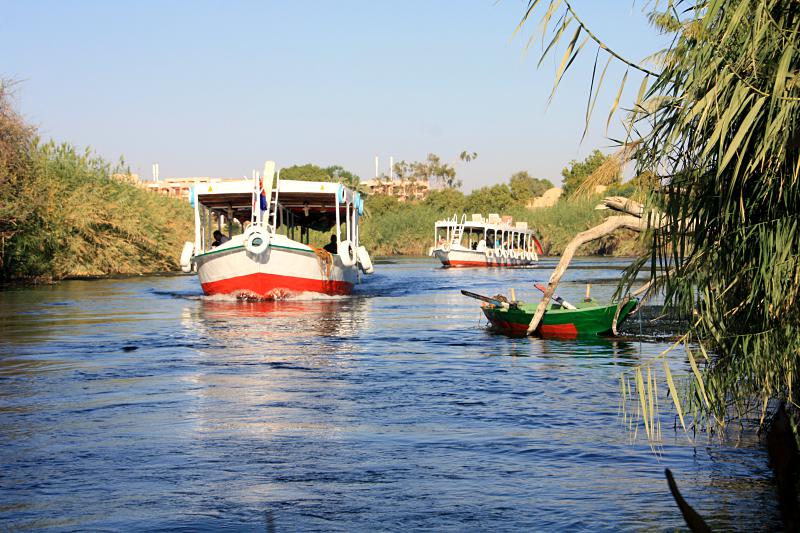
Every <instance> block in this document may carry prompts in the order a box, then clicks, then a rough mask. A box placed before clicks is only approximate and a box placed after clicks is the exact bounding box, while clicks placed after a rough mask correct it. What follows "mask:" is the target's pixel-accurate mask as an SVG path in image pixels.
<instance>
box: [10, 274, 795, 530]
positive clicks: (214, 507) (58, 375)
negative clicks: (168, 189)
mask: <svg viewBox="0 0 800 533" xmlns="http://www.w3.org/2000/svg"><path fill="white" fill-rule="evenodd" d="M554 264H555V262H554V261H553V260H547V259H546V260H544V261H543V263H542V265H541V266H540V267H537V268H535V269H526V270H500V269H492V270H473V269H469V270H445V269H442V268H438V267H437V265H436V264H435V263H433V262H432V261H431V260H429V259H396V260H394V259H393V260H384V261H381V262H380V263H379V264H378V265H377V266H376V274H375V275H373V276H371V277H368V278H365V282H364V283H363V284H362V285H360V286H359V287H358V289H357V290H356V293H355V294H354V295H353V296H351V297H347V298H326V299H317V300H295V301H282V302H261V303H246V302H238V301H229V300H225V299H219V298H204V297H202V295H201V294H202V293H201V291H200V289H199V284H198V282H197V279H196V278H195V277H190V276H185V277H184V276H179V277H171V276H167V277H140V278H131V279H114V280H93V281H67V282H63V283H60V284H58V285H55V286H48V287H38V288H26V289H15V290H7V291H5V292H0V465H1V466H2V470H1V471H0V530H9V531H14V530H28V529H37V528H46V529H50V530H66V531H71V530H86V529H102V530H182V531H203V530H214V531H220V530H229V531H239V530H244V531H264V530H265V528H266V529H268V530H269V529H272V528H274V530H276V531H279V532H281V531H405V530H426V531H465V530H472V531H475V530H492V531H567V530H588V531H626V530H627V531H641V530H656V531H658V530H671V529H673V528H676V527H685V525H684V524H683V522H682V519H681V517H680V513H679V510H678V509H677V507H676V505H675V504H674V502H673V500H672V497H671V496H670V494H669V491H668V488H667V484H666V482H665V479H664V468H665V467H668V468H670V469H672V471H673V473H674V475H675V477H676V479H677V481H678V485H679V487H680V488H681V490H682V492H683V494H684V496H685V497H686V498H687V500H689V502H690V503H691V504H692V505H694V507H695V508H696V509H697V510H698V511H699V512H700V513H701V514H702V515H704V516H705V517H706V519H707V521H708V522H709V523H710V524H711V526H712V527H714V528H715V529H720V530H738V531H752V530H759V529H767V530H771V529H777V528H779V527H780V522H779V515H778V514H777V513H778V511H777V508H776V504H775V495H774V488H773V486H772V481H771V473H770V471H769V469H768V466H767V457H766V452H765V449H764V447H763V445H762V444H761V443H759V441H758V439H757V438H756V437H755V436H754V435H753V434H752V433H751V432H744V433H741V434H738V435H733V436H729V438H728V439H726V440H724V441H720V440H719V439H717V438H716V437H713V438H711V439H708V438H707V437H706V436H703V435H697V436H696V437H695V438H694V440H692V441H690V440H689V439H688V438H687V436H686V435H685V434H684V433H683V432H682V430H678V431H674V430H673V423H674V417H673V415H672V413H671V411H670V410H669V409H668V402H669V399H668V396H667V391H666V388H664V390H663V391H662V394H660V395H659V400H660V401H661V404H662V427H663V429H662V431H663V441H662V443H661V444H660V446H658V447H657V448H656V449H655V451H654V449H653V448H652V447H651V446H650V445H649V444H648V443H647V441H646V440H645V439H643V438H642V431H641V430H640V431H639V433H638V435H636V437H635V438H634V436H633V435H632V433H631V432H630V431H629V430H628V428H627V427H626V426H625V425H624V424H623V422H622V419H621V418H620V415H619V404H620V392H619V377H620V373H621V372H623V371H625V370H626V369H630V368H631V365H633V364H635V363H636V362H637V361H639V360H640V359H643V358H648V357H652V356H654V355H656V354H658V353H659V352H660V351H662V350H663V349H664V348H665V347H666V346H667V345H666V344H664V343H662V342H657V341H652V340H649V341H647V342H639V341H638V340H616V341H608V340H601V341H594V342H586V341H558V340H539V339H531V338H507V337H504V336H501V335H494V334H492V333H490V332H488V331H487V330H486V327H485V326H486V321H485V320H483V319H482V318H481V315H480V312H479V308H478V304H477V302H476V301H474V300H470V299H468V298H465V297H463V296H461V295H460V294H459V289H462V288H466V289H469V290H472V291H475V292H479V293H483V294H492V295H493V294H496V293H498V292H506V291H507V290H508V289H509V288H511V287H514V288H516V290H517V296H518V297H523V298H527V299H533V298H535V297H536V295H535V294H534V293H533V291H532V290H530V289H532V282H533V281H546V279H547V277H548V275H549V272H550V271H551V269H552V268H553V266H554ZM622 265H624V262H619V261H609V260H600V259H579V260H576V261H575V262H574V266H573V267H572V268H571V269H570V271H569V272H568V274H567V276H566V278H565V281H564V282H562V285H561V287H560V288H559V292H560V293H562V295H563V296H564V297H565V298H567V299H578V298H580V297H581V296H582V293H583V290H584V285H583V283H585V282H586V281H592V282H593V283H594V285H593V296H595V297H597V298H604V297H607V296H609V295H610V294H611V292H612V291H613V283H614V280H615V279H616V278H617V277H618V276H619V272H620V269H621V267H622ZM638 328H639V325H638V323H637V321H635V320H634V321H632V323H630V324H628V326H627V329H628V330H629V331H630V330H633V331H634V332H635V331H638ZM677 359H678V367H679V368H680V367H681V363H680V358H679V357H678V358H677ZM686 368H688V366H687V367H685V368H684V370H685V369H686Z"/></svg>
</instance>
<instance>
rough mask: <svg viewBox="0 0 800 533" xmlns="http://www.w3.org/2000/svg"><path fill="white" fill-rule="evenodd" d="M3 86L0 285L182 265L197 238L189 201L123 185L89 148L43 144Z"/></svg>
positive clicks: (122, 175)
mask: <svg viewBox="0 0 800 533" xmlns="http://www.w3.org/2000/svg"><path fill="white" fill-rule="evenodd" d="M3 87H4V86H3V85H2V84H0V281H2V282H9V281H29V282H48V281H54V280H59V279H64V278H69V277H83V276H107V275H134V274H144V273H151V272H161V271H171V270H176V269H177V268H178V261H179V255H180V251H181V246H182V244H183V242H184V241H185V240H190V239H191V236H192V234H193V229H192V228H193V227H192V220H193V219H192V210H191V208H190V206H189V204H188V203H187V202H185V201H181V200H177V199H174V198H169V197H165V196H160V195H157V194H155V193H151V192H148V191H145V190H142V189H140V188H138V187H136V186H135V185H134V184H133V183H129V182H127V181H126V178H127V175H128V173H127V172H126V170H125V169H124V165H118V166H116V167H115V166H112V165H111V164H109V163H108V162H107V161H104V160H103V159H101V158H98V157H95V156H93V155H92V153H91V152H90V151H89V150H85V151H79V150H77V149H76V148H74V147H72V146H70V145H67V144H61V145H57V144H55V143H52V142H50V143H41V142H40V141H39V140H38V138H37V136H36V131H35V129H34V128H32V127H30V126H29V125H27V124H25V123H24V121H23V120H22V119H21V118H20V117H19V115H18V114H16V113H15V111H14V110H13V109H12V107H11V106H10V104H9V99H8V94H7V92H6V90H5V89H4V88H3Z"/></svg>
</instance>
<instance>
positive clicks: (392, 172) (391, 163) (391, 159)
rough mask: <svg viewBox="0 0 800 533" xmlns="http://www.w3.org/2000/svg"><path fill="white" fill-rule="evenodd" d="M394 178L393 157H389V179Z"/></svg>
mask: <svg viewBox="0 0 800 533" xmlns="http://www.w3.org/2000/svg"><path fill="white" fill-rule="evenodd" d="M393 176H394V157H392V156H389V179H392V177H393Z"/></svg>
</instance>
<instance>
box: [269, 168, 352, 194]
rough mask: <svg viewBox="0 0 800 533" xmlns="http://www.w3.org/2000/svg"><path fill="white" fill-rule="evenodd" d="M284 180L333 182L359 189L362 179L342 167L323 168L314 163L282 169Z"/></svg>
mask: <svg viewBox="0 0 800 533" xmlns="http://www.w3.org/2000/svg"><path fill="white" fill-rule="evenodd" d="M281 179H282V180H297V181H333V182H337V183H343V184H345V185H347V186H348V187H350V188H352V189H357V188H358V185H359V183H361V178H359V177H358V176H357V175H356V174H353V173H352V172H350V171H349V170H346V169H345V168H344V167H342V166H341V165H331V166H329V167H326V168H322V167H320V166H318V165H314V164H312V163H306V164H305V165H293V166H291V167H286V168H283V169H281Z"/></svg>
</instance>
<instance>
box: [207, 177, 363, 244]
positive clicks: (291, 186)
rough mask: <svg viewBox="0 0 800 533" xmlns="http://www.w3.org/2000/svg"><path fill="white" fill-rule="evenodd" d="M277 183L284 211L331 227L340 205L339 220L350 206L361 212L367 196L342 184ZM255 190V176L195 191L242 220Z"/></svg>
mask: <svg viewBox="0 0 800 533" xmlns="http://www.w3.org/2000/svg"><path fill="white" fill-rule="evenodd" d="M278 183H279V185H278V191H277V202H278V205H279V206H280V208H281V210H282V211H283V214H285V213H291V214H292V215H293V216H292V218H293V220H294V221H296V222H297V224H298V225H302V226H306V227H309V228H312V229H315V230H317V231H328V230H330V229H331V228H332V227H333V226H334V225H335V224H336V210H337V208H338V210H339V219H340V221H344V220H345V218H346V216H347V209H348V207H349V208H350V209H356V210H357V211H358V213H359V214H362V213H363V210H364V199H363V198H362V196H361V194H360V193H358V192H355V191H352V190H350V189H349V188H347V187H345V186H344V185H342V184H339V183H333V182H324V181H296V180H278ZM253 192H254V182H253V180H235V181H222V182H217V183H210V184H208V185H205V184H204V185H200V186H198V188H197V190H196V191H195V193H196V197H197V202H198V203H199V204H200V205H202V206H204V207H206V208H208V209H211V210H213V211H216V212H218V213H220V214H222V215H226V216H233V217H234V218H236V219H238V220H239V221H244V220H249V219H250V218H251V216H252V212H253V204H254V202H255V198H254V195H253ZM192 197H193V198H194V197H195V195H194V194H193V195H192ZM273 199H274V191H273ZM283 214H282V215H283ZM281 220H283V216H281V217H278V221H281ZM279 225H280V224H279Z"/></svg>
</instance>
